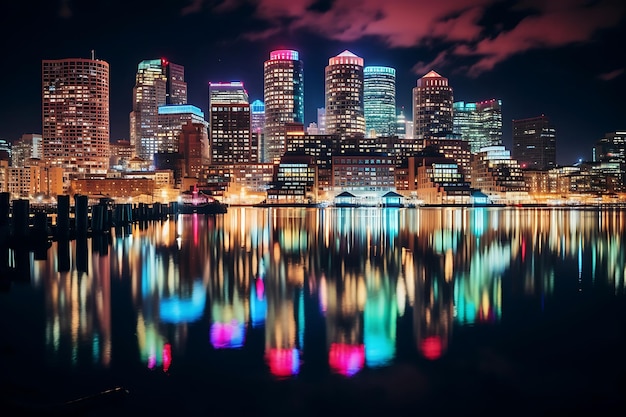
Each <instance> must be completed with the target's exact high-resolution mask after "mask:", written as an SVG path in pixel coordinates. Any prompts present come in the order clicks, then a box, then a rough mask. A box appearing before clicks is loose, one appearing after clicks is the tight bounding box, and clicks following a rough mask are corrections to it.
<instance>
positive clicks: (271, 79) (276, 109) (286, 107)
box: [261, 49, 304, 162]
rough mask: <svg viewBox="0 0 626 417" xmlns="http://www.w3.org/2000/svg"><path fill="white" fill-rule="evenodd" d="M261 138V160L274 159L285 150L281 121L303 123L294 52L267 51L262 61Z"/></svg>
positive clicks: (300, 82) (301, 79)
mask: <svg viewBox="0 0 626 417" xmlns="http://www.w3.org/2000/svg"><path fill="white" fill-rule="evenodd" d="M263 97H264V98H263V99H264V102H265V141H264V146H263V148H262V149H261V162H278V161H279V160H280V157H281V156H282V155H283V153H284V152H285V123H302V124H304V71H303V65H302V61H300V58H299V54H298V52H297V51H292V50H288V49H280V50H276V51H272V52H270V59H269V60H267V61H265V63H264V64H263Z"/></svg>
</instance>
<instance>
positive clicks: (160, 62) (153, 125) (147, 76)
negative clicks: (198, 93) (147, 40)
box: [130, 58, 187, 161]
mask: <svg viewBox="0 0 626 417" xmlns="http://www.w3.org/2000/svg"><path fill="white" fill-rule="evenodd" d="M186 103H187V83H185V69H184V67H183V66H182V65H178V64H174V63H171V62H168V61H167V60H166V59H164V58H162V59H150V60H145V61H141V62H140V63H139V65H138V67H137V75H136V77H135V87H134V88H133V110H132V111H131V112H130V142H131V144H132V145H134V147H135V150H136V153H137V156H139V157H141V158H143V159H146V160H150V161H151V160H153V159H154V154H155V153H156V152H159V148H158V139H157V134H158V111H159V107H160V106H164V105H166V104H186Z"/></svg>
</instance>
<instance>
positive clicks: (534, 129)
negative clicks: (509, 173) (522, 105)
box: [512, 114, 556, 169]
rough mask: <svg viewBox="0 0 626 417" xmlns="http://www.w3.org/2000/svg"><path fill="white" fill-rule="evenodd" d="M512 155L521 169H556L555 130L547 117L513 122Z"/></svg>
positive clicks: (542, 116)
mask: <svg viewBox="0 0 626 417" xmlns="http://www.w3.org/2000/svg"><path fill="white" fill-rule="evenodd" d="M512 155H513V159H515V160H517V161H518V162H519V164H520V166H521V167H522V169H551V168H554V167H556V129H555V127H554V126H553V125H552V123H551V122H550V119H549V118H548V117H547V116H545V115H543V114H542V115H541V116H537V117H531V118H528V119H518V120H513V149H512Z"/></svg>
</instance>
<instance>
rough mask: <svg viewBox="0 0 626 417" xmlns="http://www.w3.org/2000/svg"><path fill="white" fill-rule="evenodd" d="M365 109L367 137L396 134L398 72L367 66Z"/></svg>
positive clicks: (388, 68)
mask: <svg viewBox="0 0 626 417" xmlns="http://www.w3.org/2000/svg"><path fill="white" fill-rule="evenodd" d="M363 109H364V114H365V132H366V135H367V136H373V137H376V136H393V135H395V134H396V123H397V116H396V70H395V69H394V68H390V67H380V66H367V67H365V68H364V69H363Z"/></svg>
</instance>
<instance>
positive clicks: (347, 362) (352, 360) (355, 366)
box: [328, 343, 365, 376]
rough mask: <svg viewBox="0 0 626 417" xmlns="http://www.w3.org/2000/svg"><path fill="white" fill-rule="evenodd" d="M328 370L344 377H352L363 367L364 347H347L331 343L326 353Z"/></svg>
mask: <svg viewBox="0 0 626 417" xmlns="http://www.w3.org/2000/svg"><path fill="white" fill-rule="evenodd" d="M328 364H329V365H330V368H331V369H332V370H333V371H335V372H337V373H339V374H341V375H345V376H352V375H354V374H356V373H357V372H359V371H360V370H361V369H363V366H364V365H365V347H364V346H363V345H347V344H345V343H332V344H331V345H330V352H329V353H328Z"/></svg>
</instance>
